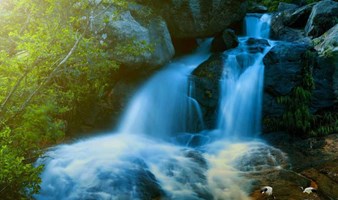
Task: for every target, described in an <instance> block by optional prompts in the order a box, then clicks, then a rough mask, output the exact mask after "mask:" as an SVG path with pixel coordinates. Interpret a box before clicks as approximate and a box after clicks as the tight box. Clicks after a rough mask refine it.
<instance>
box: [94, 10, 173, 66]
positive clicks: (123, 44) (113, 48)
mask: <svg viewBox="0 0 338 200" xmlns="http://www.w3.org/2000/svg"><path fill="white" fill-rule="evenodd" d="M100 8H101V10H99V11H98V12H100V14H99V15H97V16H98V17H96V18H94V21H93V24H92V26H91V27H92V28H91V29H92V31H93V32H94V33H95V34H96V35H97V37H100V38H101V44H102V45H104V46H106V48H107V50H108V51H109V53H110V54H111V56H112V59H114V60H116V61H118V62H121V63H122V64H123V65H124V67H129V68H132V69H136V68H140V67H144V66H147V67H148V68H151V67H159V66H162V65H163V64H165V63H167V62H168V61H169V60H170V59H171V58H172V57H173V55H174V53H175V51H174V47H173V44H172V41H171V37H170V34H169V30H168V28H167V24H166V22H165V21H164V20H163V18H162V17H161V16H158V15H156V14H151V15H146V17H144V14H143V13H142V12H149V13H152V10H151V9H150V8H148V7H145V6H142V5H138V4H133V6H130V7H129V8H128V9H127V10H124V11H120V12H117V8H116V5H114V4H111V5H101V6H100ZM140 10H141V11H142V12H140ZM115 13H118V16H115V15H116V14H115Z"/></svg>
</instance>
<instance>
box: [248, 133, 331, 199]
mask: <svg viewBox="0 0 338 200" xmlns="http://www.w3.org/2000/svg"><path fill="white" fill-rule="evenodd" d="M264 139H265V140H267V142H268V143H270V144H272V145H273V146H274V147H277V148H279V149H281V150H282V151H283V152H285V153H286V155H287V156H288V158H289V162H290V164H291V168H287V167H284V168H282V169H271V170H269V171H268V170H265V171H262V173H259V172H256V173H251V174H250V173H248V174H247V176H248V177H249V178H250V179H251V180H253V181H252V185H253V192H252V194H251V197H253V199H269V198H267V197H266V196H263V195H262V194H261V193H260V191H259V190H260V188H261V187H262V186H265V185H269V186H271V187H273V194H274V196H275V199H281V200H284V199H285V200H289V199H312V200H326V199H335V198H336V197H338V194H337V191H338V182H337V181H338V165H337V162H338V160H337V156H338V150H337V146H338V135H337V134H334V135H329V136H326V137H323V138H309V139H300V138H295V137H292V136H290V135H289V134H287V133H281V132H280V133H271V134H267V135H264ZM310 186H311V187H314V188H317V192H316V193H310V194H307V193H304V192H303V189H304V188H306V187H310Z"/></svg>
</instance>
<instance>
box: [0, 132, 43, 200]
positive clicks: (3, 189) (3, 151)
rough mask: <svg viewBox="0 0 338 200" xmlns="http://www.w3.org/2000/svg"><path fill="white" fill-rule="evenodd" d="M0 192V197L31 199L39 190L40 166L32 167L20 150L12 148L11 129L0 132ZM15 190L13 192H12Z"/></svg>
mask: <svg viewBox="0 0 338 200" xmlns="http://www.w3.org/2000/svg"><path fill="white" fill-rule="evenodd" d="M0 143H1V146H0V169H1V170H0V194H1V199H22V198H23V197H25V198H28V199H31V198H32V195H33V194H35V193H37V192H38V191H39V188H40V187H39V183H40V178H39V176H38V175H39V174H40V172H41V171H42V166H39V167H34V166H33V165H32V164H30V163H29V162H27V160H25V158H24V157H23V156H21V154H20V153H21V152H20V151H18V150H17V149H16V148H13V145H12V143H13V139H12V136H11V130H10V129H9V128H8V127H6V128H4V129H3V130H2V131H1V132H0ZM13 191H15V192H13Z"/></svg>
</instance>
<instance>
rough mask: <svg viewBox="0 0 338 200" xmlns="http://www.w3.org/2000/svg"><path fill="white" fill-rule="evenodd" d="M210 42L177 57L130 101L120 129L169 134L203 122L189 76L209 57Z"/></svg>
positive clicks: (185, 130)
mask: <svg viewBox="0 0 338 200" xmlns="http://www.w3.org/2000/svg"><path fill="white" fill-rule="evenodd" d="M210 42H211V41H210V39H209V40H206V41H205V42H203V43H202V44H201V46H200V47H199V49H198V50H197V51H196V53H195V54H193V55H191V56H187V57H184V58H181V59H179V60H176V61H174V62H173V63H171V64H169V66H168V67H167V68H165V69H164V70H163V71H161V72H159V73H158V74H156V75H155V76H154V77H153V78H151V79H150V80H149V81H148V82H147V83H146V84H145V86H144V87H143V88H142V89H141V90H140V91H139V92H138V93H137V94H136V95H135V97H134V98H133V100H132V101H131V103H130V106H129V108H128V109H127V112H126V114H125V115H124V117H123V118H122V121H121V123H120V127H119V129H118V132H120V133H130V134H144V135H148V136H149V135H151V136H153V137H156V138H168V136H173V134H175V133H178V132H187V131H189V130H193V129H194V128H193V125H194V124H198V123H203V120H202V119H201V118H200V116H199V115H196V113H199V112H200V111H199V107H198V106H196V102H195V100H194V99H192V98H190V97H189V96H188V94H189V85H188V81H187V77H188V75H189V74H190V73H191V71H192V70H194V69H195V68H196V67H197V66H198V65H199V64H200V63H201V62H203V61H204V60H205V59H207V58H208V56H209V50H208V48H209V46H210ZM194 116H197V119H196V120H193V119H194V118H196V117H194Z"/></svg>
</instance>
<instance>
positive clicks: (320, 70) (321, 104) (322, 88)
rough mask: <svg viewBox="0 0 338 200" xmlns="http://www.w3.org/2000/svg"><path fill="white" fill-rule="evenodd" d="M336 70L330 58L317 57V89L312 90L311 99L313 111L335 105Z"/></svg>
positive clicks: (315, 72) (315, 71)
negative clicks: (334, 82)
mask: <svg viewBox="0 0 338 200" xmlns="http://www.w3.org/2000/svg"><path fill="white" fill-rule="evenodd" d="M334 72H335V68H334V67H333V65H332V61H331V60H330V59H327V58H324V57H317V58H316V65H315V67H314V69H313V78H314V84H315V89H314V90H313V91H312V99H311V109H312V110H313V111H316V110H319V109H321V108H326V107H331V106H333V105H334V103H335V96H334V86H333V75H334Z"/></svg>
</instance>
